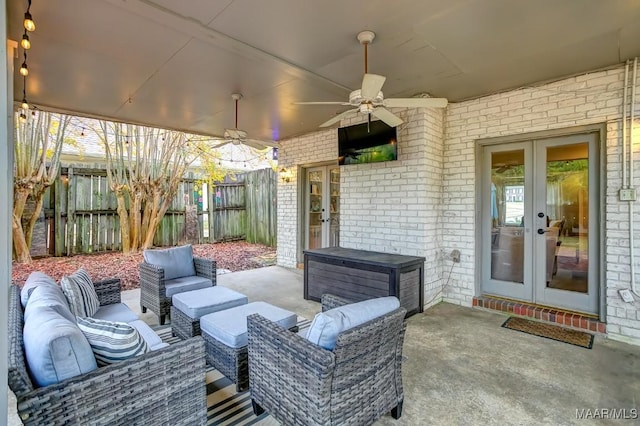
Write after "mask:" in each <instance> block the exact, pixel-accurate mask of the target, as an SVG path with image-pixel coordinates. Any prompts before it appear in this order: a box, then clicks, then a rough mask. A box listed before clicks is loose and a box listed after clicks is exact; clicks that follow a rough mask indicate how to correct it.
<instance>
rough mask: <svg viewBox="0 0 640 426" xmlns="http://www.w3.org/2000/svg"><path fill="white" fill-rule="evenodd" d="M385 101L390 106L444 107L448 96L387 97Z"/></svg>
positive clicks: (385, 104)
mask: <svg viewBox="0 0 640 426" xmlns="http://www.w3.org/2000/svg"><path fill="white" fill-rule="evenodd" d="M383 103H384V106H386V107H389V108H394V107H405V108H444V107H446V106H447V104H448V101H447V99H446V98H391V99H385V100H384V102H383Z"/></svg>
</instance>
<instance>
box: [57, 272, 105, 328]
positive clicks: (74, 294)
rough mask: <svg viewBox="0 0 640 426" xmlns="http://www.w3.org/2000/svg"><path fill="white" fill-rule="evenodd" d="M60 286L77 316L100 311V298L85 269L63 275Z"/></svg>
mask: <svg viewBox="0 0 640 426" xmlns="http://www.w3.org/2000/svg"><path fill="white" fill-rule="evenodd" d="M60 286H61V287H62V291H63V292H64V295H65V296H66V297H67V300H68V301H69V308H70V309H71V312H73V314H74V315H75V316H78V317H90V316H92V315H93V314H95V313H96V312H97V311H98V308H99V307H100V300H99V299H98V294H97V293H96V289H95V288H94V287H93V281H91V277H90V276H89V274H88V273H87V271H85V270H84V269H82V268H81V269H78V270H77V271H76V272H74V273H73V274H71V275H69V276H65V277H62V280H60Z"/></svg>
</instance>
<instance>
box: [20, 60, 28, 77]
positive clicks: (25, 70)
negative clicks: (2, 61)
mask: <svg viewBox="0 0 640 426" xmlns="http://www.w3.org/2000/svg"><path fill="white" fill-rule="evenodd" d="M20 75H22V76H24V77H26V76H28V75H29V68H27V63H26V62H23V63H22V66H21V67H20Z"/></svg>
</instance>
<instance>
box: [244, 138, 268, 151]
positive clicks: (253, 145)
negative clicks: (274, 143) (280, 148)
mask: <svg viewBox="0 0 640 426" xmlns="http://www.w3.org/2000/svg"><path fill="white" fill-rule="evenodd" d="M242 143H243V144H244V145H246V146H250V147H251V148H255V149H257V150H259V151H262V150H263V149H267V148H268V146H266V145H263V144H262V141H256V140H253V139H245V140H243V141H242Z"/></svg>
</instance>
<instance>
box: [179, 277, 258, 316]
mask: <svg viewBox="0 0 640 426" xmlns="http://www.w3.org/2000/svg"><path fill="white" fill-rule="evenodd" d="M248 302H249V300H248V299H247V296H245V295H244V294H242V293H238V292H237V291H233V290H231V289H229V288H226V287H220V286H219V285H217V286H213V287H207V288H203V289H200V290H193V291H187V292H185V293H179V294H176V295H174V296H173V298H172V299H171V303H173V306H174V307H175V308H176V309H179V310H180V311H181V312H182V313H184V314H186V315H187V316H188V317H189V318H192V319H198V318H200V317H202V316H203V315H206V314H210V313H212V312H218V311H222V310H224V309H229V308H233V307H235V306H240V305H246V304H247V303H248Z"/></svg>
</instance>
